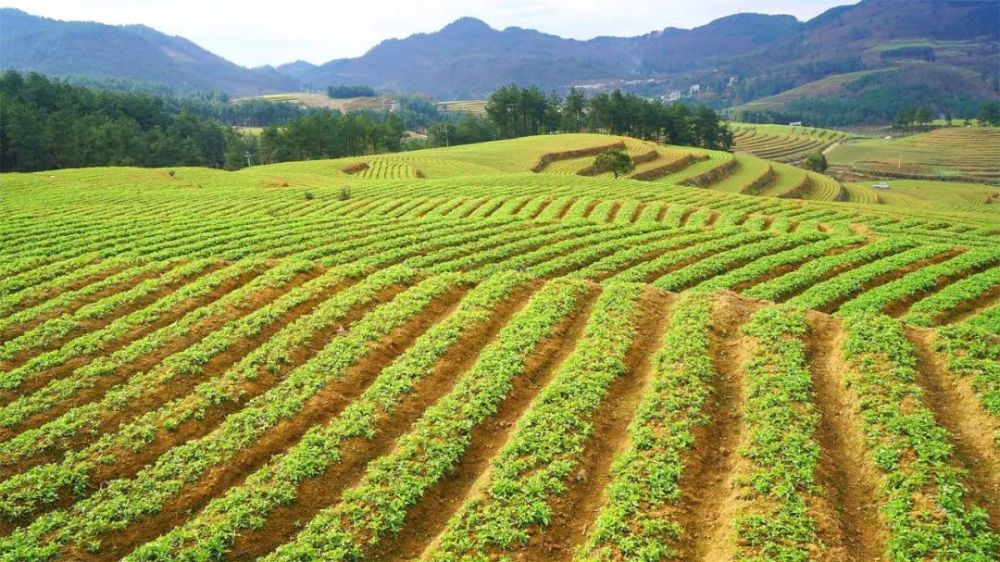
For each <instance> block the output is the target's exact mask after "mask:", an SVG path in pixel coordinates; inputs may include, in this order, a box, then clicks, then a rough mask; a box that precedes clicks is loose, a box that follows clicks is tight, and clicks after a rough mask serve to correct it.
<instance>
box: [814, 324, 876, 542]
mask: <svg viewBox="0 0 1000 562" xmlns="http://www.w3.org/2000/svg"><path fill="white" fill-rule="evenodd" d="M808 320H809V325H810V331H809V335H808V339H807V340H806V350H807V352H808V353H809V359H810V365H809V368H810V372H811V373H812V380H813V389H814V390H815V393H816V405H817V409H818V410H819V414H820V421H819V430H818V431H817V434H816V439H817V441H819V444H820V458H819V467H818V470H817V480H818V482H819V485H820V486H821V488H822V489H823V490H824V492H825V493H824V496H825V497H826V498H828V500H829V502H830V504H831V507H832V508H833V511H834V514H835V515H836V520H835V521H829V520H827V519H825V518H824V517H822V514H818V515H820V516H818V517H814V519H815V520H816V521H817V524H818V528H819V534H820V537H821V538H822V539H823V540H824V542H825V543H826V545H827V547H828V548H829V552H828V554H829V556H830V557H832V558H830V559H834V560H846V561H851V562H867V561H870V560H876V559H878V558H879V557H880V556H881V555H882V553H883V551H884V547H885V541H886V536H885V535H886V531H885V525H884V523H883V522H882V520H881V516H880V514H879V502H878V499H877V498H878V495H877V494H878V482H879V477H878V474H877V473H876V470H875V468H874V467H873V466H871V462H870V461H869V459H868V455H867V454H866V453H865V450H864V445H863V436H862V434H861V430H860V426H859V423H858V420H857V419H855V418H856V415H855V413H854V410H853V409H852V407H851V404H850V402H849V401H848V398H847V397H846V396H845V395H844V392H845V387H844V386H843V380H842V379H843V376H844V374H845V372H846V371H847V369H848V367H847V365H846V364H845V363H844V362H843V360H842V359H841V357H840V349H841V348H842V347H843V343H844V334H843V331H842V330H841V328H840V324H839V321H837V320H836V319H834V318H832V317H830V316H827V315H825V314H819V313H810V314H809V315H808Z"/></svg>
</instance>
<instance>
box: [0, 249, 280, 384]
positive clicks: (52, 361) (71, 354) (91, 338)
mask: <svg viewBox="0 0 1000 562" xmlns="http://www.w3.org/2000/svg"><path fill="white" fill-rule="evenodd" d="M214 263H216V262H215V261H214V260H211V259H204V260H197V261H194V262H190V263H188V264H184V265H182V266H181V267H182V268H183V269H181V270H174V271H175V272H176V274H177V276H178V277H179V278H181V279H183V278H184V277H186V275H185V274H186V273H188V272H192V273H193V272H199V271H203V270H205V269H207V268H208V267H209V266H211V265H213V264H214ZM264 266H265V264H264V263H263V260H250V261H245V262H237V263H235V264H233V265H231V266H229V267H226V268H223V269H220V270H217V271H214V272H212V273H209V274H207V275H203V276H202V277H199V278H198V279H196V280H195V281H194V282H192V283H190V284H188V285H186V286H183V287H181V289H179V290H177V291H174V292H172V293H170V294H168V295H166V296H164V297H162V298H160V299H159V300H157V301H156V302H154V303H152V304H150V305H149V306H147V307H145V308H142V309H139V310H137V311H135V312H132V313H130V314H127V315H125V316H121V317H119V318H117V319H115V320H114V321H113V322H111V323H110V324H108V325H107V326H104V327H103V328H101V329H100V330H95V331H92V332H87V333H85V334H83V335H80V336H77V337H76V338H74V339H72V340H70V341H68V342H66V343H65V344H63V345H62V347H59V348H57V349H53V350H51V351H46V352H44V353H41V354H39V355H36V356H34V357H32V358H31V359H30V360H28V361H27V362H25V363H24V364H22V365H20V366H18V367H17V368H15V369H11V370H10V371H6V372H3V373H0V388H4V389H14V388H17V387H18V386H20V385H21V384H22V383H23V382H24V381H25V380H28V379H32V378H35V377H37V376H40V375H41V374H42V373H44V372H45V371H46V370H47V369H51V368H53V367H57V366H59V365H62V364H64V363H66V362H67V361H69V360H70V359H73V358H75V357H88V356H90V357H93V356H94V355H95V354H96V352H97V351H99V350H100V349H101V348H102V347H103V346H105V345H107V344H108V343H109V342H112V341H116V340H120V339H121V338H123V337H125V336H127V335H128V334H129V333H130V332H131V331H132V330H134V329H135V328H137V327H140V326H143V325H147V324H150V323H152V322H154V321H156V320H157V319H158V318H160V317H162V316H163V315H166V314H169V313H170V312H172V311H173V310H174V309H175V308H176V307H177V306H179V305H180V304H181V303H183V302H185V301H186V300H188V299H191V298H194V297H197V296H201V295H206V294H208V293H210V292H211V290H212V289H214V288H215V287H217V286H219V285H221V284H222V283H225V282H226V281H231V280H233V279H237V278H239V277H241V276H243V275H246V274H249V273H254V272H256V271H259V270H261V269H263V268H264Z"/></svg>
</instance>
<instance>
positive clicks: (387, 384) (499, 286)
mask: <svg viewBox="0 0 1000 562" xmlns="http://www.w3.org/2000/svg"><path fill="white" fill-rule="evenodd" d="M526 280H527V278H526V277H524V276H523V275H520V274H516V273H505V274H499V275H497V276H494V277H491V278H490V279H489V280H487V281H484V282H483V283H482V284H480V285H479V286H478V287H476V288H474V289H472V290H471V291H469V293H468V294H467V295H466V297H465V298H464V299H463V300H462V302H461V303H460V305H459V306H458V307H457V308H456V309H455V311H454V312H453V313H452V314H451V315H449V317H448V318H446V319H444V320H442V321H441V322H439V323H438V324H436V325H434V326H433V327H432V328H431V329H430V330H428V331H427V332H426V333H425V334H424V335H422V336H421V337H420V338H418V339H417V341H416V342H415V343H414V344H413V346H411V347H410V348H409V349H407V351H406V352H405V353H404V354H403V355H401V356H400V357H398V358H397V359H396V360H395V361H394V362H393V364H392V365H390V366H389V367H387V368H385V369H384V370H383V371H382V372H381V373H379V375H378V377H377V378H376V379H375V380H374V381H373V382H372V384H371V385H370V386H369V387H368V388H367V389H366V390H365V392H364V393H363V394H362V395H361V396H360V397H359V398H358V399H357V400H355V401H353V402H352V403H351V404H350V405H349V406H348V407H347V408H346V409H345V410H344V411H343V412H342V413H341V414H340V415H338V416H336V417H335V418H333V419H332V420H331V421H330V422H329V423H327V424H325V425H323V426H318V427H315V428H313V429H311V430H310V431H309V432H308V433H307V434H306V435H305V436H304V437H303V438H302V439H301V440H300V441H299V442H298V444H296V445H295V446H293V447H292V448H291V449H289V450H288V452H286V453H284V454H283V455H281V456H279V457H275V458H274V459H272V460H271V461H270V462H269V463H268V464H267V465H265V466H264V467H263V468H261V469H260V470H258V471H257V472H255V473H253V474H251V475H250V476H249V477H248V478H247V479H246V481H245V482H244V483H243V484H241V485H239V486H236V487H233V488H231V489H230V490H229V491H228V492H227V493H226V494H225V495H224V496H222V497H220V498H218V499H215V500H213V501H212V502H210V503H209V504H208V506H206V508H205V509H204V510H203V511H202V512H201V513H199V514H198V515H197V516H195V517H193V518H192V519H190V520H188V521H187V522H186V523H185V524H184V525H182V526H181V527H178V528H177V529H175V530H173V531H171V532H170V533H168V534H166V535H164V536H162V537H160V538H159V539H157V540H156V541H154V542H152V543H150V544H147V545H144V546H142V547H141V548H139V549H137V550H136V552H134V553H133V554H132V555H130V556H129V557H128V559H129V560H163V559H168V558H169V559H172V560H199V559H206V558H217V557H220V556H222V555H223V554H224V553H225V552H226V550H227V549H228V548H229V546H230V545H231V541H232V538H233V537H234V536H235V533H236V532H238V531H239V530H241V529H243V530H249V529H252V528H254V527H255V526H257V525H259V524H260V522H262V521H263V520H264V519H266V518H267V517H268V516H269V514H270V513H271V512H273V510H274V509H276V508H277V507H279V506H281V505H285V504H288V503H290V502H293V501H294V500H295V499H296V497H297V494H298V486H299V484H300V483H301V482H302V481H303V480H306V479H308V478H314V477H316V476H319V475H320V474H322V473H323V471H324V470H326V469H327V467H328V466H329V465H331V464H334V463H337V462H339V461H340V460H341V456H342V449H343V447H344V445H345V443H346V442H348V441H349V440H351V439H371V438H372V437H373V436H374V435H375V432H376V430H377V427H378V426H379V424H380V423H382V422H384V421H385V420H386V418H388V417H390V416H391V415H392V414H393V412H394V411H395V410H396V408H398V406H399V404H400V402H401V401H403V400H404V399H405V398H406V397H407V396H409V395H410V394H411V393H412V392H413V389H414V387H415V386H416V385H417V384H418V383H419V382H420V381H421V380H423V379H425V378H426V377H428V376H429V375H430V374H431V372H432V370H433V369H434V366H435V364H436V363H437V361H438V360H439V359H440V358H441V357H442V356H443V355H444V354H445V353H446V352H448V351H449V350H450V349H452V347H453V346H454V345H455V344H456V342H458V340H459V338H461V337H462V335H463V334H465V333H467V332H469V331H470V330H473V329H474V328H475V327H476V326H478V325H481V324H483V323H485V322H486V321H487V320H488V319H489V318H490V317H491V316H492V315H495V314H497V310H496V308H497V307H498V306H499V305H500V304H501V303H503V302H504V301H505V300H506V299H507V298H508V297H509V296H510V295H511V294H512V293H513V292H514V291H516V290H519V289H520V288H522V287H524V286H525V285H526V282H527V281H526ZM545 294H546V293H541V294H540V299H541V300H544V299H545V298H546V297H545V296H544V295H545ZM529 306H530V305H529ZM535 312H537V311H535ZM526 314H528V315H530V314H531V313H527V312H526ZM556 317H558V315H556ZM533 320H535V321H536V322H537V321H538V317H537V316H535V317H534V318H533ZM507 335H508V336H509V334H507ZM519 343H521V344H524V343H529V342H526V341H524V340H522V341H520V342H519ZM536 343H537V342H536ZM521 349H526V348H524V347H522V348H521ZM394 454H395V453H394ZM399 477H400V472H393V473H392V475H391V479H392V480H391V481H393V482H400V480H399ZM379 489H381V486H380V487H379ZM386 491H388V490H386ZM383 515H384V514H383ZM314 525H316V523H314Z"/></svg>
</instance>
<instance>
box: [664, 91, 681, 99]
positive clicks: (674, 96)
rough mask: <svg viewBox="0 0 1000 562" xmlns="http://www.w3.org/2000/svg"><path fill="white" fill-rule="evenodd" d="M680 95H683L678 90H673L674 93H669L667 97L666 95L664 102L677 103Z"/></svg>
mask: <svg viewBox="0 0 1000 562" xmlns="http://www.w3.org/2000/svg"><path fill="white" fill-rule="evenodd" d="M682 95H684V94H683V93H682V92H681V91H680V90H674V91H672V92H670V94H669V95H667V99H666V101H677V100H679V99H681V96H682Z"/></svg>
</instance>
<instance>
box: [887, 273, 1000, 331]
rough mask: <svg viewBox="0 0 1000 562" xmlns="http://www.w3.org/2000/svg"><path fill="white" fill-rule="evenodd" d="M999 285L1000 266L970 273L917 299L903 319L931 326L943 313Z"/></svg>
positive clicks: (915, 323)
mask: <svg viewBox="0 0 1000 562" xmlns="http://www.w3.org/2000/svg"><path fill="white" fill-rule="evenodd" d="M998 286H1000V267H994V268H992V269H988V270H986V271H983V272H981V273H976V274H975V275H970V276H969V277H966V278H965V279H961V280H959V281H956V282H955V283H952V284H951V285H948V286H947V287H945V288H944V289H942V290H941V291H939V292H937V293H934V294H933V295H930V296H929V297H927V298H925V299H922V300H920V301H917V303H916V304H914V305H913V306H911V307H910V310H909V311H908V312H907V313H906V316H904V317H903V320H904V321H906V322H908V323H910V324H914V325H917V326H932V325H934V324H935V323H936V322H937V321H938V319H940V318H941V317H942V316H943V315H946V314H949V313H951V312H954V311H956V310H958V309H959V308H961V307H963V306H968V305H970V304H971V303H975V302H976V299H978V298H980V297H981V296H983V295H985V294H987V293H989V292H990V291H995V290H996V288H997V287H998Z"/></svg>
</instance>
